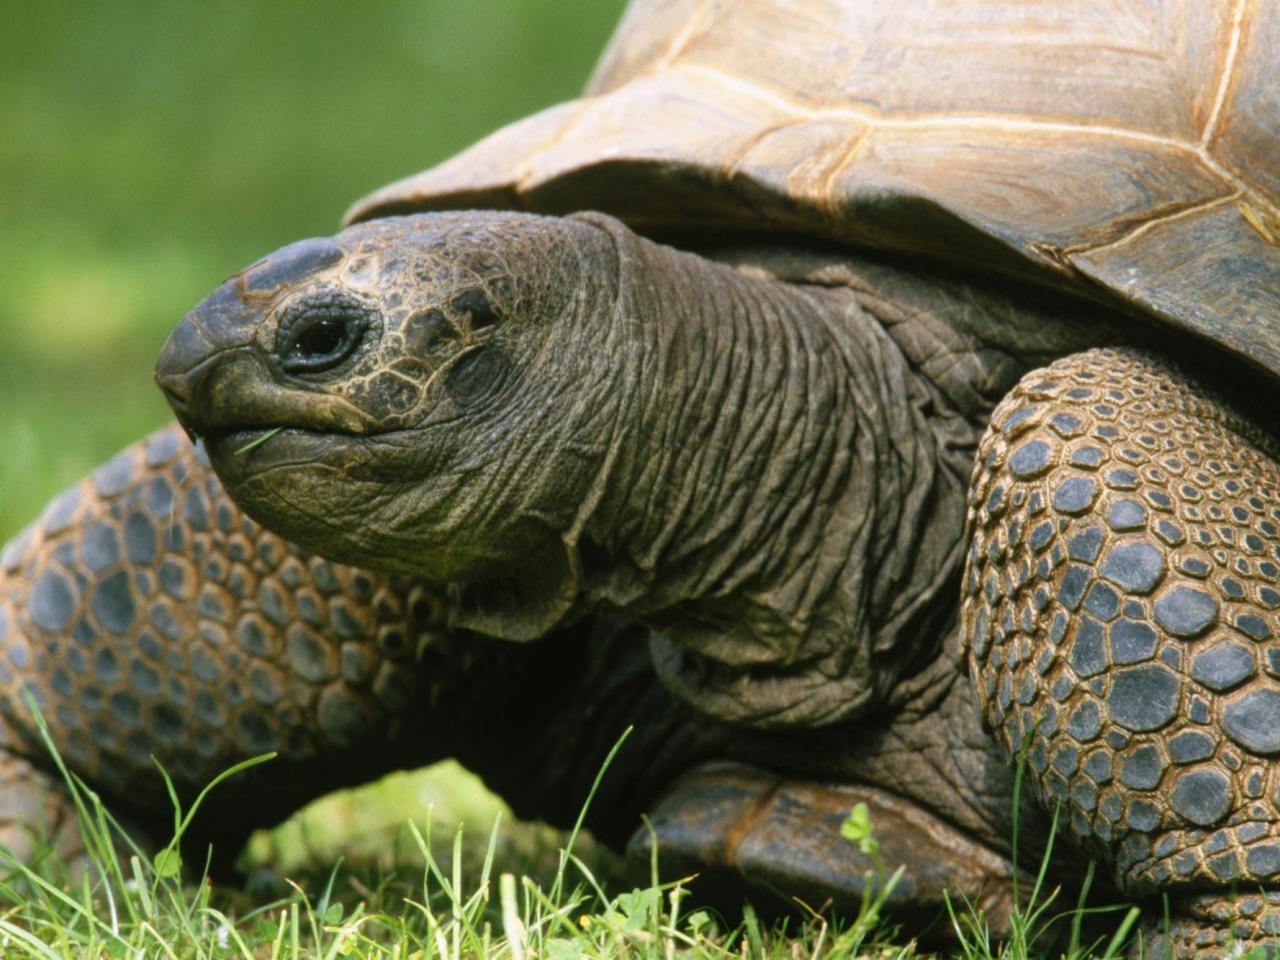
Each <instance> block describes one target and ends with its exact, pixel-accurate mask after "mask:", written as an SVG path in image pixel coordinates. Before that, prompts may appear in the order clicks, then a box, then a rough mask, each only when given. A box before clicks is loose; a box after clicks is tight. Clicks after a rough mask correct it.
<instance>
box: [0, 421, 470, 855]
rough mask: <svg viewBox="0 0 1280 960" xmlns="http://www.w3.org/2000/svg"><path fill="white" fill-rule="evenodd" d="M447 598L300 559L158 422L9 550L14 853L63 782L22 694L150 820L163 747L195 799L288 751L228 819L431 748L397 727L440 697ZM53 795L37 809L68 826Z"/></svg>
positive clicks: (242, 783) (270, 815) (235, 828)
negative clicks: (430, 676) (33, 798)
mask: <svg viewBox="0 0 1280 960" xmlns="http://www.w3.org/2000/svg"><path fill="white" fill-rule="evenodd" d="M441 610H442V606H441V598H440V597H439V596H438V594H436V593H433V592H431V591H429V590H428V589H427V588H425V587H423V586H422V585H419V584H411V583H408V582H400V581H392V580H389V579H388V578H385V577H380V576H375V575H372V574H366V573H364V572H362V571H357V570H354V569H351V568H346V567H341V566H339V565H336V564H331V563H328V562H327V561H324V560H321V559H318V558H315V557H308V556H306V555H304V554H303V553H302V552H301V551H299V550H298V549H297V548H294V547H292V546H290V545H289V544H287V543H285V542H284V541H283V540H281V539H279V538H278V537H275V536H273V535H272V534H270V533H267V532H266V531H264V530H262V529H261V528H260V527H259V526H258V525H257V524H255V523H253V521H251V520H249V519H247V518H246V517H245V516H244V515H243V514H242V513H241V512H240V511H239V510H238V509H236V508H235V506H234V505H233V504H232V503H231V502H230V501H229V500H228V499H227V497H226V495H225V494H224V493H223V492H222V489H221V486H220V485H219V484H218V481H217V479H216V477H214V475H213V474H212V472H211V471H210V470H209V469H208V468H207V466H206V465H205V464H204V463H203V462H202V461H201V460H200V459H199V455H198V453H197V451H196V450H195V449H194V448H192V447H191V446H190V445H189V444H188V443H186V441H185V439H184V438H183V436H182V434H181V432H180V431H179V430H177V429H176V428H170V429H167V430H162V431H160V432H159V433H157V434H155V435H153V436H152V437H150V438H149V439H148V440H146V441H145V442H143V443H140V444H138V445H136V446H134V447H131V448H129V449H127V450H125V451H124V452H122V453H121V454H120V455H118V456H117V457H116V458H115V459H113V460H111V461H110V462H109V463H107V464H106V465H105V466H103V467H102V468H100V469H99V470H97V471H96V472H95V473H94V474H93V475H92V476H91V477H90V478H89V479H87V480H85V481H84V482H82V483H81V484H79V485H78V486H76V487H73V488H72V489H70V490H68V491H67V492H66V493H64V494H62V495H61V496H59V497H58V498H57V499H55V500H54V501H53V502H52V503H51V504H50V505H49V507H48V508H47V509H46V510H45V512H44V514H43V516H42V517H41V518H40V519H39V521H37V522H36V523H35V524H33V525H32V526H31V527H29V528H28V529H27V530H26V531H24V532H23V533H22V534H21V535H20V536H19V537H18V538H17V539H15V540H14V541H13V542H12V543H10V544H9V545H8V547H6V548H5V550H4V553H3V556H2V561H0V644H2V645H3V656H0V734H2V738H3V739H2V741H0V742H3V745H4V748H5V749H6V750H7V751H8V756H7V757H5V759H4V763H5V766H6V767H7V768H9V769H10V770H12V771H14V775H13V776H11V777H9V778H8V780H7V782H6V786H5V787H4V796H3V805H2V807H0V809H3V810H4V812H8V811H9V810H10V809H12V810H13V814H12V815H11V816H9V818H8V819H7V820H6V822H5V826H4V829H3V832H2V833H0V836H2V837H3V840H4V841H5V842H6V843H7V844H8V845H10V846H11V847H15V848H16V849H17V850H19V851H21V850H22V849H23V847H24V845H25V841H24V840H23V838H22V837H21V836H20V834H21V833H23V832H24V831H23V829H22V821H23V819H24V816H23V813H24V812H25V811H27V809H28V808H29V807H30V806H31V805H30V804H29V803H28V801H27V800H25V799H23V798H24V797H25V796H26V795H28V794H30V793H32V792H33V791H34V792H39V793H43V792H44V791H45V790H47V789H48V790H52V787H51V785H50V784H49V783H48V782H46V781H47V776H46V775H45V774H42V773H38V772H37V771H36V770H34V769H31V768H30V767H26V766H24V764H26V763H28V762H29V763H31V764H35V765H36V767H38V768H40V769H42V770H49V769H50V758H49V757H48V756H47V755H46V751H45V749H44V747H43V745H42V744H41V743H40V742H39V738H38V736H37V733H36V729H35V725H34V723H33V718H32V716H31V714H30V711H29V709H28V707H27V704H26V702H25V699H26V698H25V696H24V694H29V695H30V697H32V698H34V700H35V702H36V703H37V704H38V705H39V708H40V710H41V712H42V714H43V716H44V719H45V721H46V722H47V723H48V726H49V729H50V732H51V733H52V735H53V738H54V741H55V742H56V743H57V745H58V748H59V751H60V752H61V754H62V756H63V757H64V758H65V760H66V762H67V764H68V765H69V766H70V768H71V769H72V770H74V771H75V772H77V773H78V774H80V775H81V776H83V777H84V778H85V779H86V780H87V781H89V782H90V783H92V784H93V785H94V786H95V787H97V788H99V789H100V790H101V791H102V792H103V793H104V794H105V795H106V796H108V797H109V798H111V799H113V800H115V801H116V802H117V803H118V804H120V805H122V806H123V807H124V808H126V809H128V810H131V811H135V812H137V813H139V814H140V815H141V816H140V819H141V820H143V821H144V822H149V823H153V824H156V825H157V826H159V825H163V824H166V823H167V822H168V820H169V817H170V816H171V814H170V813H169V811H168V809H167V800H166V797H165V791H164V786H163V782H162V780H161V778H160V776H159V775H158V773H157V771H156V769H155V767H154V764H153V762H152V756H154V757H155V758H156V760H158V761H159V762H160V763H161V764H162V765H163V766H164V768H165V769H166V770H167V771H168V772H169V774H170V775H171V776H172V777H173V779H174V781H175V783H176V784H177V786H178V788H179V790H180V792H181V793H182V794H183V795H184V796H185V797H186V798H187V799H190V797H191V796H192V795H193V794H194V792H195V791H198V790H199V789H200V788H201V787H202V786H203V785H204V784H206V783H207V782H208V781H209V780H210V779H211V778H212V777H213V776H215V775H216V774H218V773H219V772H221V771H222V770H224V769H226V768H227V767H229V766H231V765H232V764H233V763H235V762H237V761H239V760H243V759H245V758H246V757H250V756H253V755H256V754H262V753H267V752H270V751H275V752H278V753H279V756H280V759H279V760H278V761H277V762H275V763H273V764H270V765H269V766H268V768H267V769H266V770H259V771H255V772H254V773H252V774H249V775H245V776H242V777H240V778H237V780H235V781H233V782H232V783H231V784H228V785H227V787H226V788H225V789H226V790H227V791H229V793H230V794H231V795H230V796H229V795H228V793H223V794H222V796H221V797H220V800H221V801H222V802H219V803H217V804H215V805H212V806H211V807H210V811H209V814H208V815H207V816H206V817H205V818H202V819H203V821H204V824H205V825H206V826H209V827H216V828H218V829H219V830H225V831H231V832H234V833H239V832H241V831H243V830H247V829H248V828H250V827H252V826H256V825H260V824H263V823H270V822H272V821H273V820H275V819H278V818H280V817H281V816H283V815H284V814H285V813H287V812H288V811H289V810H291V809H293V808H295V807H296V806H298V805H299V804H300V803H302V802H304V801H305V800H307V799H310V798H311V797H313V796H315V795H317V794H319V793H321V792H323V791H324V790H326V789H331V788H333V787H336V786H339V785H342V784H346V783H353V782H356V781H359V780H361V779H365V778H368V777H370V776H372V775H374V774H376V773H379V772H382V771H383V770H386V769H389V768H392V767H394V766H402V765H406V764H412V763H419V762H425V761H427V760H429V759H432V757H433V753H432V749H431V748H432V747H433V746H438V745H435V744H431V743H430V742H429V741H428V740H427V739H426V738H421V737H417V738H415V737H414V736H412V735H406V733H407V731H406V723H407V722H409V721H410V720H411V718H413V717H414V715H415V714H416V713H419V712H421V711H422V709H423V704H424V702H425V701H426V700H427V699H429V698H430V697H431V696H432V695H433V693H435V694H437V695H438V691H433V690H432V689H431V685H430V684H429V683H427V684H424V683H422V682H420V681H421V669H420V664H421V663H422V662H423V660H424V659H426V658H428V657H434V658H436V659H441V650H442V647H443V646H444V644H445V643H446V640H445V636H444V633H443V631H442V630H441V627H440V617H441ZM446 659H447V658H446ZM440 679H441V680H443V681H445V682H447V680H448V677H447V674H446V676H444V677H442V678H440ZM59 786H60V785H59ZM53 793H54V796H55V797H58V798H61V799H55V800H54V802H53V805H37V809H36V810H34V811H31V812H33V813H38V814H39V815H40V817H41V818H43V819H44V820H46V821H49V822H47V823H46V824H45V825H46V826H50V827H58V826H59V824H62V825H64V826H65V825H66V824H67V823H68V817H67V815H66V814H67V812H68V811H67V810H66V809H65V806H66V804H65V802H64V800H65V797H64V796H63V795H62V794H61V792H60V789H59V790H57V791H53ZM51 813H52V814H53V815H52V816H50V814H51ZM72 845H73V846H74V844H72ZM228 852H232V851H228Z"/></svg>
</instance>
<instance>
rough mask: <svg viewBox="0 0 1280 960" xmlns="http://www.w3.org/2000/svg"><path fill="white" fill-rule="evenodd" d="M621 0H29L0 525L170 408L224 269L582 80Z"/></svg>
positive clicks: (17, 54)
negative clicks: (167, 400)
mask: <svg viewBox="0 0 1280 960" xmlns="http://www.w3.org/2000/svg"><path fill="white" fill-rule="evenodd" d="M622 6H623V2H622V0H366V2H356V0H201V2H200V3H175V2H173V0H121V2H118V3H91V2H89V0H77V2H59V0H49V2H41V3H34V2H18V3H12V4H6V5H5V11H4V17H3V21H2V22H0V291H2V295H0V451H2V453H0V543H3V542H4V541H5V540H7V539H8V538H9V537H10V536H11V535H12V534H14V533H15V532H16V531H17V530H18V529H20V527H21V526H22V525H24V524H25V523H26V522H27V521H28V520H30V519H31V518H32V517H33V516H34V515H35V514H36V513H37V512H38V510H39V509H40V507H41V506H42V504H43V503H44V502H45V501H46V500H48V499H49V497H51V496H52V495H53V494H54V493H56V492H58V491H59V490H60V489H62V488H63V487H65V486H67V485H68V484H70V483H72V482H74V481H75V480H76V479H78V478H79V477H80V476H82V475H83V474H84V473H85V471H86V470H88V469H89V468H91V467H92V466H93V465H94V464H97V463H99V462H100V461H102V460H104V459H106V458H107V457H108V456H110V455H111V454H112V453H113V452H114V451H115V450H117V449H118V448H120V447H121V446H123V445H125V444H126V443H128V442H129V441H131V440H133V439H135V438H137V437H138V436H140V435H141V434H143V433H145V432H146V431H148V430H150V429H152V428H154V427H156V426H158V425H159V424H161V423H163V422H164V421H165V420H166V419H168V418H167V413H166V408H165V406H164V404H163V402H162V401H161V399H160V395H159V393H158V392H157V391H156V390H155V389H154V388H153V387H152V385H151V366H152V363H153V361H154V358H155V355H156V353H157V352H158V350H159V348H160V345H161V344H162V343H163V341H164V338H165V336H166V334H167V332H168V330H169V328H170V327H172V326H173V324H174V323H175V322H176V321H177V320H178V318H180V317H181V316H182V314H184V313H185V312H186V311H187V310H188V309H189V308H190V307H191V306H192V305H193V304H194V303H196V302H197V301H198V300H199V299H200V298H201V297H202V296H203V295H204V294H205V293H206V292H208V291H209V290H210V289H212V288H213V287H214V286H215V285H216V284H217V283H218V282H219V281H220V280H221V279H222V278H223V277H225V276H227V275H228V274H230V273H232V272H233V271H235V270H237V269H239V268H240V267H241V266H244V265H245V264H247V263H249V262H251V261H252V260H254V259H256V258H257V257H259V256H261V255H262V254H264V253H266V252H268V251H270V250H272V249H274V248H276V247H278V246H281V245H283V244H285V243H288V242H289V241H292V240H295V239H298V238H301V237H306V236H314V235H316V234H325V233H332V232H333V231H334V230H335V228H336V227H337V225H338V220H339V218H340V217H341V215H342V212H343V210H344V209H345V208H346V207H347V206H348V204H350V203H351V202H352V201H353V200H355V199H356V198H357V197H359V196H361V195H362V194H364V193H366V192H368V191H369V190H371V189H373V188H375V187H378V186H380V185H382V184H383V183H385V182H387V181H389V180H392V179H394V178H397V177H400V176H404V175H406V174H409V173H413V172H415V171H417V170H419V169H422V168H424V167H427V166H429V165H431V164H434V163H436V162H437V161H439V160H442V159H444V158H445V157H447V156H449V155H450V154H452V153H455V152H457V151H458V150H460V149H461V148H463V147H465V146H467V145H468V144H470V143H472V142H474V141H475V140H477V139H479V138H480V137H482V136H484V135H485V134H487V133H490V132H491V131H493V130H495V129H497V128H498V127H500V126H501V125H503V124H505V123H508V122H510V121H512V120H515V119H518V118H519V117H522V116H525V115H527V114H529V113H532V112H534V111H535V110H538V109H540V108H542V107H545V106H549V105H551V104H553V103H556V102H558V101H561V100H565V99H568V98H571V97H573V96H576V95H577V93H578V91H580V90H581V88H582V85H583V84H584V82H585V80H586V77H587V75H588V73H589V71H590V69H591V66H592V64H593V62H594V60H595V58H596V56H597V55H598V54H599V52H600V50H601V49H602V48H603V46H604V43H605V41H606V39H607V37H608V35H609V33H610V31H611V29H612V27H613V25H614V23H615V22H616V21H617V19H618V17H619V15H620V13H621V9H622Z"/></svg>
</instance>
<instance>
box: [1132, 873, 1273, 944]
mask: <svg viewBox="0 0 1280 960" xmlns="http://www.w3.org/2000/svg"><path fill="white" fill-rule="evenodd" d="M1174 911H1175V912H1174V913H1173V915H1171V916H1170V917H1169V919H1168V921H1167V922H1166V921H1165V920H1164V918H1162V917H1157V918H1155V919H1152V920H1149V921H1148V922H1147V923H1146V925H1145V926H1144V928H1143V931H1142V933H1141V934H1140V935H1139V936H1138V938H1137V939H1136V940H1135V941H1134V943H1133V945H1132V946H1131V947H1130V948H1129V958H1130V960H1139V958H1141V960H1219V958H1238V957H1239V958H1243V957H1247V958H1248V960H1280V890H1257V891H1253V892H1249V893H1241V894H1238V895H1236V896H1230V895H1227V894H1219V893H1211V894H1205V895H1203V896H1200V897H1196V898H1194V899H1191V900H1189V901H1186V902H1183V903H1181V904H1179V905H1177V906H1176V907H1174Z"/></svg>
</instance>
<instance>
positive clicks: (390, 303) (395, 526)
mask: <svg viewBox="0 0 1280 960" xmlns="http://www.w3.org/2000/svg"><path fill="white" fill-rule="evenodd" d="M611 232H612V231H611V230H610V229H608V228H607V225H606V226H604V227H603V228H602V223H601V222H600V221H596V222H590V221H588V220H581V219H573V218H568V219H552V218H544V217H534V216H529V215H524V214H495V213H457V214H436V215H419V216H412V217H402V218H392V219H387V220H380V221H375V222H371V223H367V224H361V225H357V226H353V227H351V228H349V229H347V230H344V231H343V232H342V233H340V234H338V235H337V236H335V237H333V238H326V239H314V240H304V241H301V242H299V243H295V244H292V245H290V246H287V247H284V248H283V249H281V250H278V251H276V252H275V253H273V254H271V255H270V256H268V257H266V258H265V259H263V260H261V261H259V262H257V263H255V264H253V265H252V266H250V267H248V268H247V269H245V270H243V271H241V272H240V273H238V274H236V275H234V276H232V277H231V278H230V279H228V280H227V281H226V282H224V283H223V284H222V285H221V286H219V287H218V288H217V289H216V290H215V291H214V292H213V293H212V294H210V295H209V297H208V298H206V299H205V300H204V301H203V302H202V303H200V304H199V305H198V306H197V307H196V308H195V309H194V310H192V311H191V313H190V314H188V315H187V317H186V318H184V319H183V321H182V322H181V324H180V325H179V326H178V328H177V329H176V330H175V331H174V332H173V334H172V335H171V336H170V338H169V341H168V343H167V344H166V345H165V347H164V350H163V352H162V353H161V355H160V359H159V361H158V363H157V367H156V379H157V382H158V383H159V385H160V387H161V389H162V390H163V391H164V393H165V395H166V397H167V398H168V400H169V402H170V404H171V406H172V407H173V409H174V411H175V412H176V414H177V416H178V419H179V421H180V422H181V423H182V424H183V426H184V427H186V429H187V431H188V432H189V433H190V434H192V435H193V436H195V437H198V438H200V439H201V440H202V441H203V443H204V445H205V448H206V449H207V451H208V454H209V457H210V460H211V461H212V463H213V466H214V468H215V470H216V471H217V473H218V474H219V476H220V477H221V478H222V480H223V483H224V484H225V486H226V488H227V490H228V492H229V493H230V494H231V496H232V497H233V498H235V499H236V500H237V501H238V502H239V503H240V504H241V505H242V506H243V507H244V508H245V509H246V510H247V511H248V512H249V513H250V514H251V515H253V516H254V517H255V518H256V519H258V520H260V521H262V522H263V523H264V524H265V525H266V526H268V527H269V528H271V529H273V530H275V531H277V532H279V533H281V534H283V535H284V536H286V537H289V538H290V539H292V540H294V541H296V542H298V543H300V544H302V545H303V546H305V547H307V548H309V549H311V550H314V551H316V552H318V553H321V554H324V555H327V556H330V557H333V558H335V559H341V560H344V561H346V562H350V563H358V564H362V565H365V566H369V567H374V568H379V569H396V570H402V571H406V572H413V573H417V574H419V575H423V576H427V577H429V578H432V579H437V580H446V579H447V580H453V579H474V578H477V577H483V576H485V573H486V570H487V569H495V570H497V569H502V568H503V567H504V566H509V565H510V564H511V562H512V559H513V558H514V557H529V556H533V555H536V554H537V553H538V552H539V551H545V549H546V548H547V543H546V541H547V540H548V539H549V534H550V531H552V530H554V529H555V528H556V527H558V526H560V524H562V523H563V525H564V527H563V528H567V526H569V525H570V524H571V523H572V516H566V517H559V516H556V514H557V512H561V513H563V512H565V511H570V512H571V511H572V509H573V505H574V504H576V503H579V502H581V496H582V495H584V491H585V490H586V489H587V486H588V485H589V483H590V478H591V475H592V469H593V468H592V466H591V464H590V459H591V458H590V457H589V456H588V457H586V458H583V457H582V456H581V454H582V446H581V444H578V445H577V446H576V447H575V446H574V445H573V444H572V443H570V442H569V441H570V440H572V439H573V438H572V436H571V434H574V433H577V435H578V438H579V439H580V438H581V436H582V433H581V431H574V430H573V429H572V428H571V427H570V426H568V425H569V424H572V423H574V422H580V421H581V419H582V418H583V416H584V415H585V414H586V412H587V411H591V410H598V409H599V406H600V404H601V403H602V402H603V399H604V398H603V396H602V395H605V394H608V393H609V392H610V389H609V386H608V383H607V382H605V381H606V380H607V377H608V370H607V369H606V368H605V367H604V366H602V365H600V364H599V363H592V362H591V359H592V358H593V357H597V358H598V357H599V356H600V355H601V353H602V352H604V351H610V352H611V350H610V348H609V345H608V341H609V340H610V338H612V337H613V336H615V335H617V334H618V328H619V327H622V326H625V325H622V324H617V323H609V322H608V320H609V319H610V318H611V317H612V316H613V315H614V313H615V303H616V301H617V282H616V277H617V267H618V260H619V258H618V255H617V253H616V248H615V245H614V240H613V238H612V236H611ZM602 375H603V377H602ZM570 447H572V448H573V449H572V450H570ZM563 528H562V529H563ZM552 539H553V538H552Z"/></svg>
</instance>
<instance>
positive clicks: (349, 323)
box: [280, 310, 367, 373]
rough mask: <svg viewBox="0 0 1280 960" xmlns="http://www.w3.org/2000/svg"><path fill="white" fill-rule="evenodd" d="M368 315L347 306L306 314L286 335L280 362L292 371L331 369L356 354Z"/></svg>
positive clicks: (295, 322)
mask: <svg viewBox="0 0 1280 960" xmlns="http://www.w3.org/2000/svg"><path fill="white" fill-rule="evenodd" d="M366 326H367V322H366V318H365V317H364V316H363V315H362V314H353V313H351V312H348V311H344V310H321V311H314V312H310V313H306V314H303V315H302V316H301V317H299V318H298V319H297V320H295V321H294V322H293V323H292V324H290V325H289V329H288V330H287V331H286V333H285V336H284V343H283V345H282V348H281V350H280V365H281V366H282V367H284V369H285V370H286V371H288V372H289V373H317V372H319V371H322V370H329V369H331V368H333V367H336V366H337V365H338V364H340V363H342V361H343V360H346V359H347V358H348V357H349V356H351V354H353V353H354V352H355V350H356V348H357V347H359V346H360V341H361V340H362V339H363V337H364V331H365V327H366Z"/></svg>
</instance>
